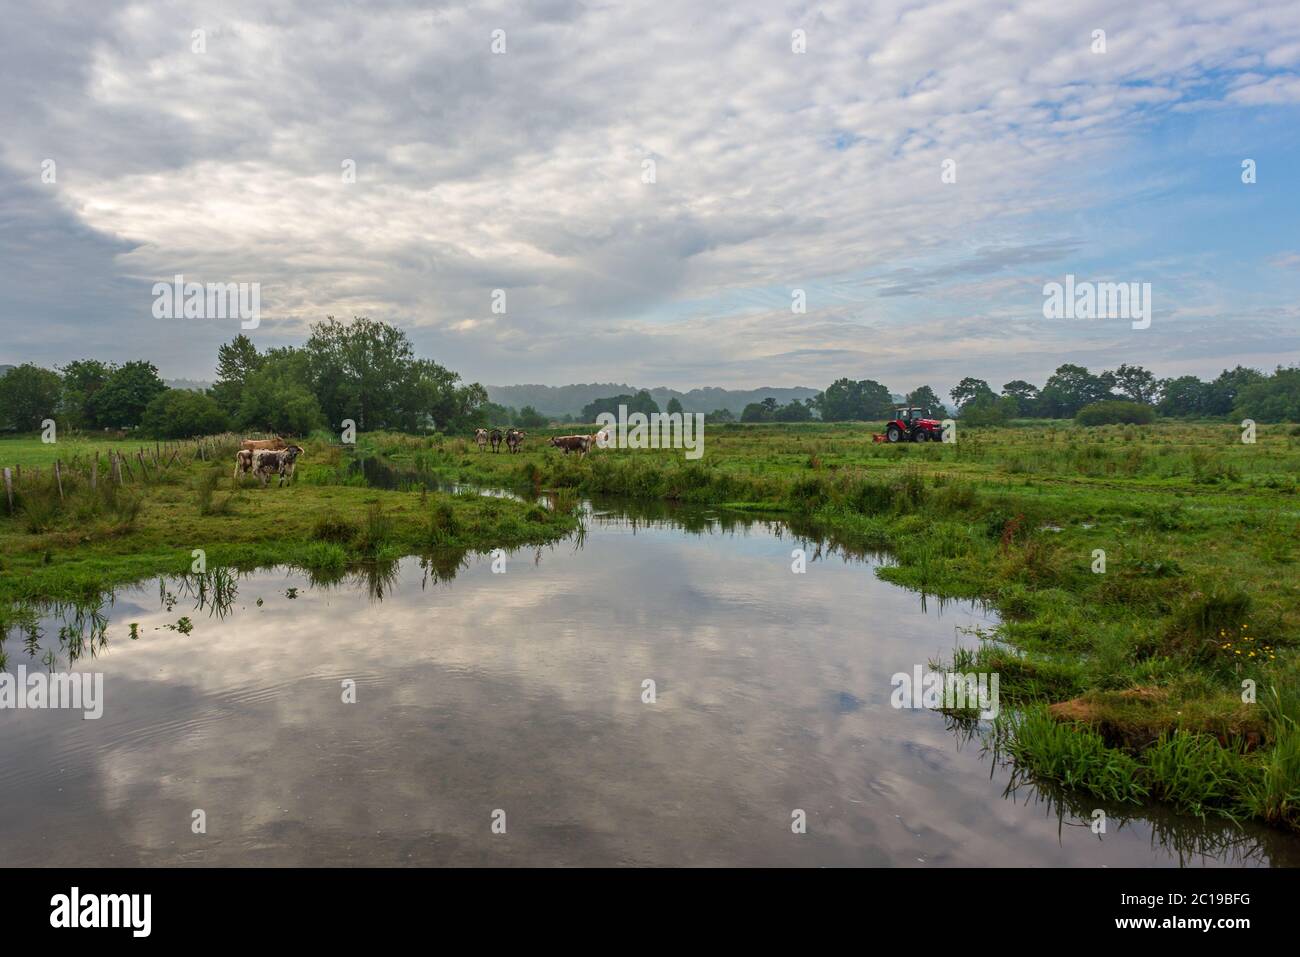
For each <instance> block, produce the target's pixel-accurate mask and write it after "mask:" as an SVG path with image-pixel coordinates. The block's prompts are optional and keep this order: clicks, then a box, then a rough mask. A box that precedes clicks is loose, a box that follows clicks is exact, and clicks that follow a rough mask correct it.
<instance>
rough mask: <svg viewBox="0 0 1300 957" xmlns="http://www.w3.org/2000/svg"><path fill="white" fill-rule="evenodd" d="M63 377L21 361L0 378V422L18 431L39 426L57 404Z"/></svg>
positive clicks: (55, 410) (55, 408) (30, 429)
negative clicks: (20, 363)
mask: <svg viewBox="0 0 1300 957" xmlns="http://www.w3.org/2000/svg"><path fill="white" fill-rule="evenodd" d="M62 391H63V379H62V378H61V377H60V376H59V374H58V373H57V372H52V371H51V370H49V369H42V368H41V367H40V366H36V365H32V364H31V363H30V362H25V363H23V364H22V365H20V366H15V367H14V368H12V369H10V370H9V371H8V372H6V373H5V375H4V377H3V378H0V425H3V426H6V427H8V428H11V429H17V430H18V431H20V432H30V431H34V430H36V429H39V428H40V427H41V423H42V422H43V421H44V420H45V419H52V418H54V416H55V413H56V412H57V411H58V407H59V397H60V395H61V394H62Z"/></svg>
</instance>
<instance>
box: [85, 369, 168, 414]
mask: <svg viewBox="0 0 1300 957" xmlns="http://www.w3.org/2000/svg"><path fill="white" fill-rule="evenodd" d="M166 389H167V386H165V385H164V384H163V381H162V379H160V378H158V369H157V368H156V367H155V366H154V364H153V363H152V362H145V361H144V360H142V359H137V360H135V361H133V362H127V363H125V364H123V365H121V366H119V367H118V368H116V369H114V370H113V372H112V374H111V375H109V377H108V380H107V381H106V382H105V383H104V385H103V387H102V388H100V389H99V391H97V392H96V393H95V394H94V395H92V396H91V397H90V399H89V402H88V405H89V410H90V414H91V415H92V416H93V417H94V420H95V421H96V422H97V423H99V424H100V425H105V426H108V427H110V428H131V427H133V426H136V425H139V424H140V419H141V417H142V416H143V415H144V410H145V409H146V408H148V406H149V403H150V402H152V401H153V400H154V399H156V398H157V397H158V396H159V395H161V394H162V393H163V392H164V391H166Z"/></svg>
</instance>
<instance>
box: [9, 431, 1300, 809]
mask: <svg viewBox="0 0 1300 957" xmlns="http://www.w3.org/2000/svg"><path fill="white" fill-rule="evenodd" d="M558 431H559V430H552V431H551V432H550V433H532V434H530V435H529V436H528V438H527V439H526V441H525V444H524V450H523V451H522V452H521V453H520V454H518V455H511V454H508V453H507V452H505V451H504V450H503V451H502V452H500V453H497V454H494V453H492V452H490V451H488V452H480V451H479V450H478V449H477V448H476V447H475V445H474V443H473V442H472V440H471V439H470V438H469V437H468V436H466V437H463V438H462V437H448V436H441V435H434V436H410V435H403V434H396V433H371V434H363V435H361V436H359V437H358V446H357V448H356V450H355V452H354V453H347V454H345V453H344V451H343V450H342V449H340V448H339V447H338V446H337V445H335V444H334V443H333V442H332V441H331V440H330V438H329V437H328V436H315V437H313V438H312V439H309V440H307V441H306V442H305V443H303V444H305V445H306V447H307V454H306V456H305V457H304V458H303V459H302V460H301V464H300V466H299V474H298V478H297V480H296V483H295V484H294V485H293V486H291V487H289V488H285V489H277V488H271V489H267V490H261V489H258V488H256V487H255V486H253V485H250V486H249V487H246V488H244V489H242V490H235V489H232V488H231V478H230V470H231V459H232V458H233V444H232V445H231V446H230V449H228V450H227V449H224V448H223V449H221V450H220V454H218V455H217V456H216V457H215V458H214V460H213V461H212V462H211V463H208V462H204V461H202V460H189V461H184V462H181V463H177V464H176V465H174V466H173V467H172V468H169V469H159V470H157V474H156V475H154V476H153V477H152V478H149V479H145V478H141V479H139V480H138V481H136V482H135V483H128V484H127V485H124V486H122V487H120V488H118V489H117V491H116V492H112V493H106V492H104V491H103V483H102V476H101V488H100V490H99V491H98V492H96V493H94V494H92V493H91V492H90V491H89V489H88V488H86V487H84V485H83V484H78V485H77V486H76V487H75V488H74V489H73V490H72V491H71V492H69V491H68V490H67V489H65V497H66V501H65V502H64V503H63V504H62V505H61V506H56V504H55V502H56V497H55V496H54V494H53V493H52V492H51V491H50V489H49V488H48V487H45V488H44V491H42V490H41V486H40V485H39V483H37V485H36V486H34V487H33V488H32V490H31V491H30V492H28V493H25V494H28V495H30V499H29V500H24V501H21V502H19V503H18V506H17V508H16V510H15V514H14V515H13V516H12V517H7V518H5V519H4V520H3V521H0V554H2V555H3V558H0V577H2V578H3V584H0V608H3V607H5V606H6V605H7V606H8V607H9V609H10V610H9V611H8V612H6V614H8V615H10V616H11V617H14V616H18V615H21V614H23V612H22V611H21V609H22V608H23V607H24V603H30V602H33V601H37V600H42V599H58V600H70V599H71V598H74V597H76V596H78V595H80V596H83V597H84V596H86V595H87V594H88V593H89V592H91V591H93V590H94V589H100V588H104V587H108V586H111V585H112V584H114V583H118V582H124V581H128V580H132V579H136V578H140V577H143V576H146V575H151V574H158V573H161V572H167V571H179V570H183V569H185V568H187V567H188V566H189V565H190V562H191V558H190V555H191V549H194V548H204V549H205V550H206V554H207V561H208V563H209V564H210V565H220V564H230V565H236V566H241V567H242V566H250V565H254V564H266V563H268V562H283V563H290V564H299V565H302V566H303V567H307V568H311V567H313V566H316V567H339V566H343V565H346V564H347V563H349V562H353V561H356V560H358V559H365V558H368V557H375V556H393V555H396V554H400V553H414V552H420V551H422V550H429V549H435V550H436V549H444V548H459V549H486V548H490V547H495V546H497V545H502V546H507V545H511V544H521V543H525V542H533V541H545V540H552V539H554V538H555V537H558V536H560V535H563V534H566V533H568V532H569V531H571V530H572V529H573V528H574V527H575V525H576V518H575V517H574V509H573V507H572V505H573V503H574V502H575V500H576V497H577V496H579V495H617V496H624V497H630V498H635V499H643V500H651V499H653V500H667V501H677V502H691V503H702V504H709V505H711V506H715V507H720V508H726V509H735V510H741V511H745V512H750V513H770V514H772V515H773V516H776V517H781V516H784V517H788V518H791V519H798V521H799V523H800V527H801V528H806V529H811V530H812V532H813V533H814V534H816V535H817V536H818V537H820V538H822V539H824V540H826V541H827V542H829V544H830V545H831V547H842V548H844V549H851V550H871V551H878V552H881V553H884V554H885V555H887V556H888V560H887V562H886V564H885V567H883V568H882V569H881V571H880V574H881V575H882V576H883V577H885V578H887V579H889V580H891V581H894V582H897V583H899V584H901V585H905V586H908V587H911V588H914V589H917V590H919V591H922V592H924V593H926V594H930V595H935V596H939V597H962V598H974V599H980V600H983V601H986V602H988V603H989V604H990V605H992V606H993V607H995V608H996V609H997V610H998V611H999V613H1000V615H1001V624H1000V625H999V626H998V627H997V628H996V629H995V630H994V631H992V632H991V633H989V634H987V635H984V636H981V637H983V638H984V639H986V640H984V641H982V642H981V643H980V647H979V649H978V650H977V651H975V652H973V653H969V654H967V653H962V654H961V655H958V656H957V658H956V660H952V661H949V662H945V663H942V664H944V665H945V666H948V665H951V666H955V667H957V668H959V669H960V670H962V671H972V670H974V671H984V672H995V673H997V674H999V675H1000V676H1001V694H1002V697H1003V712H1004V713H1003V715H1002V717H1000V718H999V719H998V721H997V723H996V725H995V727H994V729H993V734H992V737H991V739H990V744H991V746H993V747H996V748H998V749H1000V750H1002V751H1003V752H1005V753H1006V754H1008V755H1009V756H1011V757H1012V758H1014V759H1015V761H1016V763H1017V766H1018V767H1020V768H1021V769H1023V770H1024V771H1025V772H1026V773H1028V774H1030V775H1033V776H1035V777H1037V778H1038V779H1039V780H1042V781H1048V782H1052V783H1054V784H1060V785H1065V786H1067V787H1069V788H1072V789H1075V790H1077V791H1079V792H1081V793H1085V794H1094V795H1097V796H1099V797H1102V798H1106V799H1109V800H1118V801H1131V802H1145V801H1153V800H1155V801H1163V802H1168V803H1171V804H1173V805H1176V806H1177V807H1179V808H1181V809H1183V810H1185V811H1188V812H1190V813H1194V814H1200V815H1209V814H1215V815H1226V816H1229V817H1234V818H1254V819H1259V820H1263V821H1266V822H1269V823H1271V824H1274V825H1276V826H1279V827H1283V828H1288V829H1300V723H1298V722H1300V668H1298V666H1297V655H1296V649H1297V645H1298V644H1300V576H1297V575H1296V566H1295V557H1296V554H1297V550H1298V549H1297V546H1298V545H1300V498H1298V497H1297V494H1296V493H1297V476H1298V475H1300V429H1298V428H1297V427H1295V426H1290V425H1278V426H1260V427H1259V430H1258V434H1257V437H1256V441H1255V442H1254V443H1244V442H1243V441H1242V433H1241V430H1239V429H1238V428H1236V427H1235V426H1232V425H1228V424H1222V423H1173V422H1167V421H1161V422H1159V423H1157V424H1155V425H1150V426H1141V427H1138V426H1102V427H1095V428H1081V427H1078V426H1075V425H1072V424H1070V423H1065V422H1042V421H1037V422H1033V423H1017V424H1014V425H1012V426H1011V427H1004V428H996V429H974V428H971V429H960V428H959V432H958V441H957V442H955V443H953V444H932V443H931V444H900V445H887V444H877V443H874V442H873V441H872V439H871V435H872V432H874V431H879V427H878V426H874V425H870V424H825V425H823V424H809V425H722V426H710V427H708V428H707V430H706V433H705V444H704V455H703V458H702V459H700V460H698V461H687V460H686V459H685V458H684V455H683V453H682V451H681V450H672V449H663V450H616V449H603V450H597V451H594V452H593V453H591V454H590V455H588V456H587V457H585V458H580V457H578V456H577V455H569V456H565V455H562V454H561V453H560V452H559V451H558V450H556V449H554V448H550V447H548V446H547V445H546V434H558ZM76 442H77V440H60V442H59V444H58V446H57V449H58V452H57V456H58V457H61V458H62V459H63V461H65V462H66V461H68V460H69V459H71V458H73V457H74V454H75V453H76V452H78V451H80V452H81V453H83V454H82V459H83V460H84V457H85V456H86V455H89V454H90V453H91V450H92V449H98V451H100V452H101V453H103V452H104V451H107V450H108V449H109V448H110V447H112V445H113V443H111V442H99V443H96V442H93V441H86V442H85V445H84V446H78V445H77V444H76ZM125 447H126V448H128V449H130V450H131V452H132V454H134V451H135V450H136V448H137V446H135V445H132V444H131V443H125ZM55 448H56V447H52V446H41V444H40V443H39V441H36V440H26V439H15V440H0V465H11V464H18V463H22V464H23V465H24V468H25V469H29V468H31V467H32V466H33V465H35V466H38V467H39V466H41V465H42V464H43V465H44V466H45V467H44V469H42V473H43V474H44V472H46V471H47V470H48V468H49V464H50V461H51V459H52V458H53V457H55V455H54V452H53V450H54V449H55ZM227 451H228V452H229V453H230V454H229V455H227V454H224V453H225V452H227ZM353 455H355V456H361V457H373V458H376V459H379V460H382V461H385V462H387V463H391V464H392V465H394V466H397V467H399V468H403V469H409V470H411V471H412V472H414V473H419V474H423V475H428V476H436V477H437V478H439V479H442V480H446V481H448V482H459V483H468V484H475V485H481V486H492V487H506V488H511V489H515V490H518V491H520V492H524V493H529V492H531V493H540V492H542V491H543V490H552V491H554V490H560V491H561V494H560V496H559V498H560V499H561V500H562V501H564V502H565V505H564V507H562V508H559V509H543V508H540V507H538V506H535V505H528V504H525V503H522V502H515V501H510V500H502V499H494V498H485V497H481V496H475V495H450V494H446V493H437V492H429V491H427V490H424V489H420V490H418V491H417V490H415V488H414V487H412V488H410V489H408V490H388V491H384V490H379V489H374V488H370V487H366V486H365V485H364V484H363V480H362V479H361V477H360V476H359V475H358V474H357V472H356V470H355V468H353V467H352V465H351V461H350V460H351V458H352V457H353ZM25 481H26V480H25ZM78 482H81V480H74V483H78ZM110 488H112V486H111V485H110ZM1103 553H1104V554H1103ZM15 609H18V610H15ZM1009 706H1010V707H1009Z"/></svg>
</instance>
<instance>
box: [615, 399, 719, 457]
mask: <svg viewBox="0 0 1300 957" xmlns="http://www.w3.org/2000/svg"><path fill="white" fill-rule="evenodd" d="M596 424H597V425H598V426H600V429H599V431H597V433H596V435H597V439H596V444H597V445H598V446H599V447H600V448H602V449H603V448H606V447H608V445H609V444H610V442H611V441H612V442H613V444H614V447H615V448H618V449H686V457H687V458H688V459H698V458H700V457H701V456H702V455H704V413H703V412H652V413H650V415H648V416H647V415H646V414H645V413H644V412H633V413H632V414H631V415H628V412H627V406H626V405H620V406H619V407H618V418H617V419H616V418H614V413H613V412H602V413H600V414H599V415H598V416H596Z"/></svg>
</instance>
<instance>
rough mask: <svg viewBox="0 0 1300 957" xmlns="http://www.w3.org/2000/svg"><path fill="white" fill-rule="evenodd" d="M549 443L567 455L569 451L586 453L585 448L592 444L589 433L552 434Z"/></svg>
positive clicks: (580, 453)
mask: <svg viewBox="0 0 1300 957" xmlns="http://www.w3.org/2000/svg"><path fill="white" fill-rule="evenodd" d="M551 444H552V445H553V446H555V447H556V448H557V449H560V450H561V451H562V452H564V454H565V455H568V454H569V453H570V452H577V453H578V454H579V455H586V454H587V450H588V449H590V448H591V446H592V444H593V443H592V438H591V436H590V435H553V436H551Z"/></svg>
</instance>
